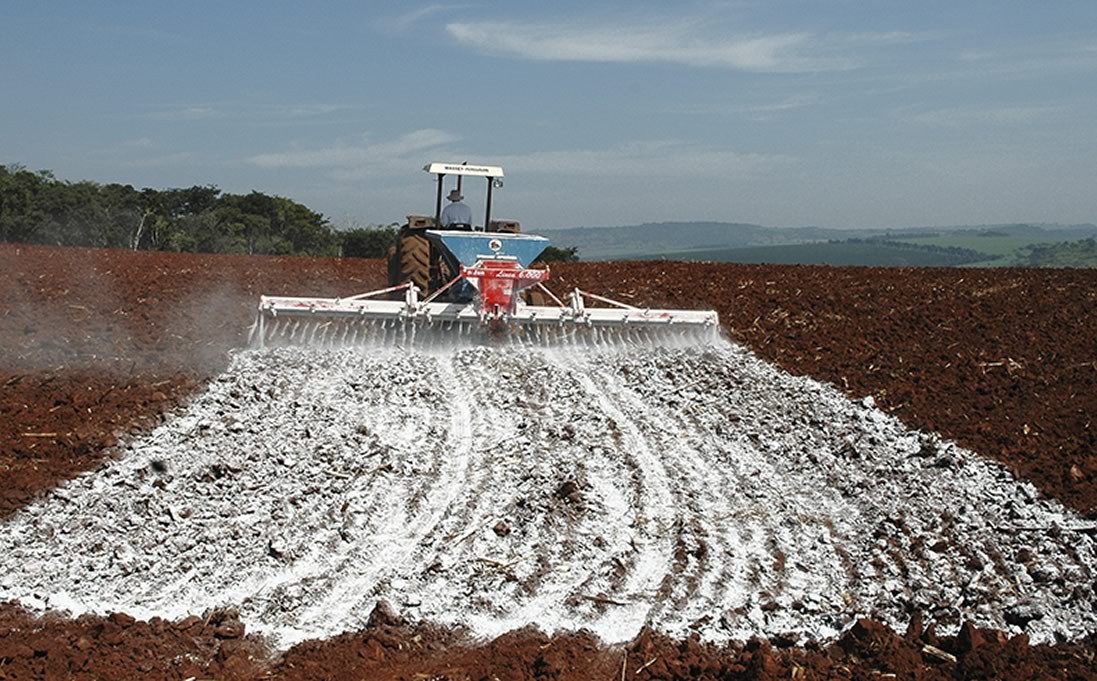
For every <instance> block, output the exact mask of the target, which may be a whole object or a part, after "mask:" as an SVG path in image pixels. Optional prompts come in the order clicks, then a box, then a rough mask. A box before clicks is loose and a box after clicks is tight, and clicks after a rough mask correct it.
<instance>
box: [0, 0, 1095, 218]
mask: <svg viewBox="0 0 1097 681" xmlns="http://www.w3.org/2000/svg"><path fill="white" fill-rule="evenodd" d="M432 161H444V162H462V161H468V162H470V163H480V164H490V165H500V166H502V167H503V168H504V170H505V173H506V177H505V178H504V186H503V187H502V188H501V189H499V190H497V191H496V192H495V203H494V207H493V216H495V217H508V218H514V219H517V220H520V221H521V222H522V225H523V229H524V230H525V231H535V230H536V229H539V228H540V229H553V228H567V227H577V226H610V225H625V224H639V223H648V222H665V221H695V220H696V221H723V222H749V223H756V224H762V225H770V226H806V225H817V226H822V227H834V228H882V227H888V228H898V227H913V226H945V225H959V224H972V225H974V224H995V223H1007V222H1052V223H1081V222H1097V2H1094V1H1093V0H1084V1H1078V2H1075V1H1072V0H1058V1H1053V2H1018V1H1011V0H993V1H990V0H949V1H947V2H938V1H937V0H920V1H918V2H914V1H902V2H900V1H898V0H801V1H793V0H787V1H786V0H766V1H751V0H744V1H741V2H737V1H726V2H720V1H716V0H710V1H699V2H691V1H689V0H683V1H681V2H673V3H670V2H646V1H645V0H633V1H630V2H591V1H589V0H588V1H584V2H572V1H570V0H558V1H556V2H522V1H519V0H511V1H509V2H490V1H489V2H467V3H465V2H462V3H437V4H431V3H422V4H417V3H409V2H384V1H375V2H365V1H363V2H338V1H335V2H324V3H301V2H278V1H268V2H247V1H244V0H239V1H235V2H224V1H223V0H222V1H220V2H204V1H201V0H188V2H170V3H169V2H160V1H156V0H149V1H147V2H128V3H124V2H110V1H107V0H104V1H100V2H94V3H92V2H64V1H61V0H58V1H55V2H43V1H41V0H32V1H28V0H5V1H4V2H3V4H2V5H0V164H8V165H10V164H20V165H22V166H25V167H27V168H29V169H32V170H39V169H48V170H52V171H53V172H54V173H55V174H56V175H57V176H58V177H59V178H62V179H66V180H72V181H76V180H84V179H87V180H95V181H98V182H104V183H106V182H120V183H125V184H132V185H134V186H135V187H138V188H140V187H154V188H167V187H189V186H193V185H209V184H212V185H216V186H217V187H220V188H221V189H222V190H224V191H227V192H232V193H247V192H250V191H253V190H254V191H260V192H264V193H267V194H277V195H281V196H286V197H289V198H292V199H294V200H296V201H300V202H301V203H304V204H305V205H307V206H309V207H310V208H312V209H313V210H317V211H320V212H321V213H323V214H324V215H326V216H327V217H328V218H329V219H330V220H331V221H332V222H333V223H334V224H336V225H338V226H345V227H353V226H363V225H368V224H387V223H392V222H399V221H402V220H403V218H404V216H405V215H407V214H409V213H426V214H429V213H432V212H433V207H434V191H435V189H434V184H433V182H434V179H433V176H431V175H429V174H427V173H425V172H423V170H422V168H423V166H424V165H425V164H427V163H430V162H432ZM481 184H482V181H481V180H476V181H475V182H470V183H468V184H466V185H465V194H466V196H467V197H468V202H469V203H470V205H471V206H472V208H473V210H474V211H475V212H477V214H479V213H480V212H482V210H483V200H484V198H483V197H484V194H485V193H486V191H485V190H484V188H483V187H481V186H480V185H481ZM447 189H448V185H447Z"/></svg>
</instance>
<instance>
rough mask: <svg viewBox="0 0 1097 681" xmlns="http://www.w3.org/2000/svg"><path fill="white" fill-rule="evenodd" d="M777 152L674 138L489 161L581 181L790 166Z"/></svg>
mask: <svg viewBox="0 0 1097 681" xmlns="http://www.w3.org/2000/svg"><path fill="white" fill-rule="evenodd" d="M793 161H794V159H792V158H791V157H789V156H783V155H779V154H758V153H742V152H736V151H733V150H730V149H721V148H717V147H711V146H707V145H700V144H695V143H690V142H682V141H677V140H664V141H641V142H631V143H628V144H622V145H619V146H615V147H609V148H605V149H562V150H552V151H534V152H529V153H526V154H516V155H511V156H504V157H493V162H497V163H499V164H500V165H502V166H503V167H504V168H507V170H508V171H510V170H512V169H513V170H514V171H517V173H519V174H522V175H535V174H546V175H565V176H587V177H605V178H619V177H648V178H664V177H710V178H714V177H727V176H740V177H741V176H746V175H755V174H758V173H760V172H763V171H766V170H769V169H771V168H773V167H775V166H778V165H783V164H788V163H791V162H793Z"/></svg>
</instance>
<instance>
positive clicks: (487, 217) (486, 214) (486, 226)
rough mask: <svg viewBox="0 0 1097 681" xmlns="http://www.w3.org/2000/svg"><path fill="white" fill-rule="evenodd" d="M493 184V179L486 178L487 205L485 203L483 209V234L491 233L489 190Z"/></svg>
mask: <svg viewBox="0 0 1097 681" xmlns="http://www.w3.org/2000/svg"><path fill="white" fill-rule="evenodd" d="M494 182H495V178H494V177H489V178H488V203H487V207H486V208H485V209H484V231H485V232H488V231H491V188H492V185H493V183H494Z"/></svg>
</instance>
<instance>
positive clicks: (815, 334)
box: [0, 245, 1097, 679]
mask: <svg viewBox="0 0 1097 681" xmlns="http://www.w3.org/2000/svg"><path fill="white" fill-rule="evenodd" d="M553 275H554V280H555V286H554V290H556V291H560V290H561V289H562V288H565V287H570V286H580V287H582V288H584V289H587V290H591V291H594V292H597V293H601V294H603V295H608V296H610V297H616V298H619V299H621V300H623V301H625V302H628V303H630V304H634V305H640V306H663V305H666V306H674V307H712V308H714V309H716V310H717V311H718V312H719V313H720V315H721V321H722V323H723V325H724V327H725V329H726V331H727V333H728V335H729V336H730V337H731V338H733V339H734V340H736V341H738V342H740V343H742V344H744V345H746V346H747V347H749V348H751V349H752V350H753V351H754V352H756V353H758V354H759V355H760V356H762V357H764V358H767V359H769V360H770V361H772V362H774V363H775V364H777V365H779V366H781V367H783V368H785V369H786V370H788V371H790V372H792V373H795V374H800V375H810V376H813V377H815V378H817V379H820V380H824V381H829V382H831V383H833V384H834V385H836V386H838V387H839V388H841V389H843V390H844V391H845V392H846V393H847V394H848V395H850V396H851V397H854V398H857V399H860V398H863V397H865V396H872V397H873V398H874V400H875V401H876V403H877V404H878V405H880V406H881V407H883V408H884V409H886V410H888V411H890V412H891V413H893V414H894V415H895V416H897V417H899V418H900V419H902V420H903V421H904V422H905V423H907V424H908V425H910V426H912V427H915V428H918V429H921V430H925V431H935V432H938V433H941V434H942V435H944V436H945V437H948V438H951V439H953V440H956V441H957V442H959V443H960V444H962V445H964V446H965V447H968V448H970V449H972V450H974V451H976V452H978V453H980V454H982V455H984V456H987V457H991V458H994V459H997V460H999V461H1001V462H1003V463H1005V464H1006V465H1008V466H1009V467H1010V468H1011V469H1012V470H1013V471H1014V472H1015V474H1016V475H1017V476H1018V477H1021V478H1025V479H1028V480H1030V481H1032V482H1033V483H1034V484H1035V485H1036V486H1037V487H1038V488H1039V489H1040V490H1041V491H1042V492H1043V493H1045V494H1046V495H1048V496H1049V497H1053V498H1055V499H1058V500H1059V501H1061V502H1062V503H1064V504H1066V505H1068V506H1070V507H1072V508H1074V509H1075V510H1077V511H1078V512H1080V513H1082V514H1083V515H1086V516H1087V517H1089V518H1095V517H1097V447H1095V446H1094V445H1095V444H1097V443H1095V435H1094V429H1093V428H1092V426H1091V422H1090V418H1091V416H1090V415H1091V414H1094V413H1097V385H1095V383H1097V320H1095V319H1094V315H1095V311H1097V272H1094V271H1086V270H1012V269H1001V270H953V269H875V268H826V267H778V266H743V265H729V264H682V263H670V262H638V263H578V264H567V265H560V266H557V267H555V268H554V272H553ZM384 280H385V268H384V263H383V262H381V261H361V260H334V259H331V260H328V259H309V258H260V257H251V258H249V257H234V256H192V255H174V254H158V253H131V252H126V251H103V250H83V249H58V248H48V247H23V246H7V245H0V294H2V298H0V300H3V303H2V304H0V347H3V348H4V350H3V353H2V355H0V517H7V516H10V515H12V514H13V513H14V512H15V511H17V510H18V509H20V508H22V507H23V506H25V505H26V504H27V503H28V502H29V501H30V500H32V499H33V498H35V497H36V496H37V495H39V494H40V493H42V492H43V491H46V490H48V489H51V488H52V487H53V486H55V485H57V484H58V483H59V482H60V481H63V480H66V479H68V478H71V477H73V476H75V475H76V474H78V473H80V472H83V471H87V470H91V469H94V468H96V467H97V466H99V465H100V464H101V463H102V462H103V461H104V459H106V458H109V457H110V456H112V454H113V450H112V449H111V446H112V445H113V444H114V443H115V442H116V441H117V440H118V439H119V438H121V437H124V436H125V435H126V434H127V433H129V432H133V431H136V430H141V429H144V428H147V427H149V426H150V425H153V424H155V423H157V422H159V421H160V420H161V418H162V415H163V414H164V413H165V412H166V411H167V410H169V409H171V408H172V407H173V406H175V405H177V404H179V403H180V402H181V401H182V400H185V399H187V398H188V397H189V396H190V395H192V394H193V393H194V391H195V389H196V388H198V387H199V386H201V385H203V384H204V382H205V381H206V380H208V379H209V378H210V377H212V376H213V375H216V374H217V373H218V372H219V371H221V370H222V369H224V368H225V367H226V366H227V365H228V357H227V354H226V351H227V350H228V349H230V348H233V347H239V346H241V345H242V344H243V343H244V342H245V340H246V337H247V328H248V326H249V324H250V322H251V319H252V317H253V310H254V306H255V302H256V300H257V297H258V295H259V294H260V293H270V294H292V295H326V296H330V295H346V294H351V293H356V292H360V291H364V290H370V289H373V288H378V287H380V286H382V285H383V284H384ZM375 615H376V616H375V617H373V618H371V624H370V626H368V627H367V628H365V629H364V630H362V631H358V632H353V633H347V634H344V635H342V636H340V637H337V638H335V639H330V640H328V641H323V642H306V643H302V644H299V645H298V646H296V647H294V648H292V649H291V650H289V651H288V652H286V653H285V654H284V655H281V656H270V655H269V654H268V653H267V651H265V650H264V649H263V648H262V644H261V643H260V642H259V640H258V639H256V638H254V637H253V636H251V635H247V634H246V632H244V631H243V626H242V625H240V624H239V622H238V620H236V619H235V615H234V614H233V613H231V612H230V613H226V612H221V611H217V612H210V613H195V614H194V616H193V617H188V618H185V619H183V620H181V621H178V622H171V623H169V622H164V621H162V620H157V619H156V618H153V619H151V620H149V621H147V622H142V621H135V620H133V618H131V617H129V616H128V615H124V614H115V615H112V616H111V617H108V618H100V617H90V616H85V617H81V618H78V619H75V620H66V619H60V618H57V617H53V616H46V617H35V616H31V615H29V614H28V613H25V612H24V611H22V610H21V609H20V608H18V607H17V606H14V605H10V604H9V605H6V606H3V607H2V608H0V620H2V621H0V679H7V678H13V679H14V678H54V677H67V676H74V677H79V678H127V677H130V678H138V677H145V678H187V677H191V676H196V677H206V676H212V677H217V678H258V677H264V676H273V677H278V678H378V679H385V678H393V679H396V678H401V679H425V678H439V679H442V678H447V679H463V678H469V679H481V678H483V679H491V678H500V679H509V678H514V679H527V678H529V679H533V678H558V679H586V678H664V679H665V678H757V679H777V678H782V679H784V678H794V679H795V678H804V679H809V678H866V679H867V678H912V679H915V678H921V679H936V678H1077V679H1086V678H1097V675H1095V674H1094V672H1093V671H1092V669H1093V667H1094V659H1093V658H1094V655H1095V652H1097V641H1094V640H1093V639H1087V640H1084V641H1081V642H1074V643H1060V644H1058V645H1053V646H1031V645H1029V644H1028V642H1027V640H1026V639H1025V638H1024V636H1023V635H1018V636H1015V637H1013V638H1009V637H1006V636H1005V635H1004V634H1002V633H1001V632H995V631H989V630H978V629H975V628H974V627H972V626H970V625H965V626H964V627H963V628H962V629H961V630H960V632H959V633H958V634H957V635H956V636H953V637H945V638H938V637H937V636H936V635H935V634H934V632H933V631H932V630H929V631H922V627H921V626H920V625H919V624H918V622H917V619H918V618H917V615H916V617H915V621H914V622H913V623H912V626H911V630H910V631H908V632H907V634H906V635H899V634H897V633H895V632H893V631H892V630H890V629H888V628H886V627H884V626H882V625H879V624H878V623H875V622H872V621H868V620H865V621H861V622H858V623H857V624H856V625H855V626H853V627H852V628H851V629H850V630H849V631H847V632H846V633H845V634H844V635H843V637H842V638H841V640H839V641H838V642H836V643H835V644H833V645H829V646H825V647H823V646H808V647H795V646H791V645H790V644H791V643H793V642H792V641H783V640H771V641H768V642H762V641H751V642H748V643H746V644H741V645H740V644H733V645H729V646H722V647H718V646H713V645H708V644H702V643H700V642H699V641H697V640H692V639H687V640H673V639H669V638H667V637H665V636H662V635H659V634H655V633H652V632H644V633H642V634H641V635H640V636H639V637H637V639H636V640H634V641H632V642H631V643H629V644H627V645H626V646H623V647H622V646H616V647H608V646H604V645H602V644H600V643H599V642H598V641H597V639H595V638H594V637H593V636H591V635H589V634H584V633H576V634H557V635H555V636H551V637H550V636H546V635H544V634H541V633H539V632H536V631H530V630H522V631H518V632H511V633H510V634H507V635H504V636H502V637H500V638H497V639H495V640H492V641H478V640H476V639H474V638H472V637H471V636H470V635H469V634H468V633H467V632H462V631H459V630H452V629H449V630H445V629H438V628H436V627H435V628H432V627H431V625H429V624H405V623H402V622H399V621H398V620H397V619H396V618H395V617H394V616H392V615H391V613H389V614H386V613H385V612H383V611H380V612H378V613H375ZM890 674H894V675H895V676H893V677H889V676H888V675H890Z"/></svg>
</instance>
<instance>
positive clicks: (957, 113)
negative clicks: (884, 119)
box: [901, 106, 1061, 128]
mask: <svg viewBox="0 0 1097 681" xmlns="http://www.w3.org/2000/svg"><path fill="white" fill-rule="evenodd" d="M1060 110H1061V109H1060V108H1059V107H1054V106H1005V107H955V108H947V109H934V110H930V111H921V112H917V113H906V114H904V115H902V116H901V117H902V119H903V120H905V121H906V122H908V123H915V124H918V125H927V126H933V127H947V128H958V127H965V126H970V125H1018V124H1023V123H1030V122H1032V121H1035V120H1039V119H1042V118H1046V117H1048V116H1050V115H1052V114H1055V113H1057V112H1059V111H1060Z"/></svg>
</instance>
